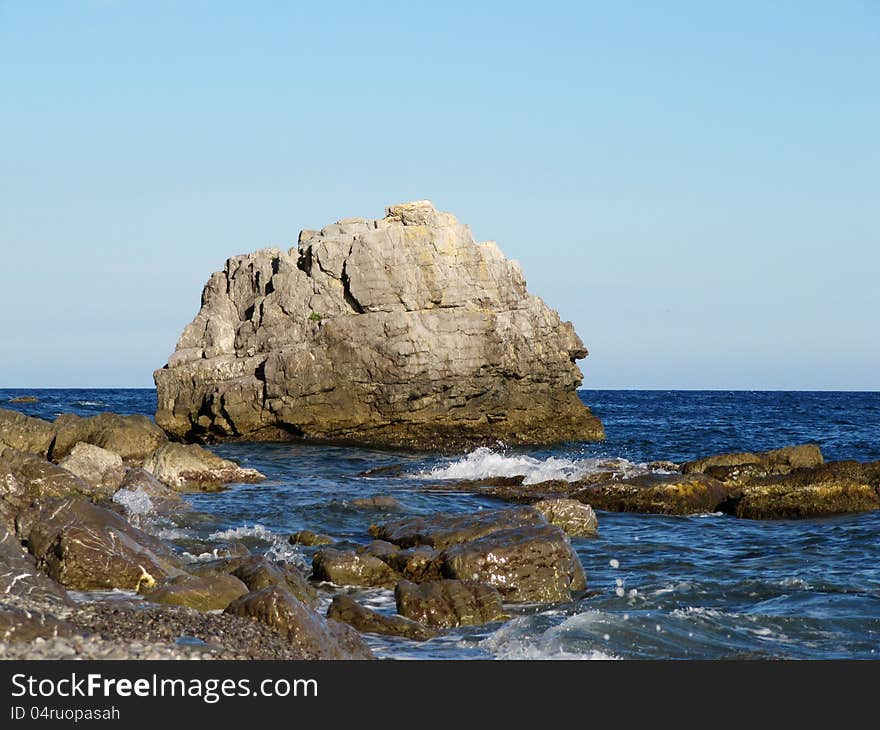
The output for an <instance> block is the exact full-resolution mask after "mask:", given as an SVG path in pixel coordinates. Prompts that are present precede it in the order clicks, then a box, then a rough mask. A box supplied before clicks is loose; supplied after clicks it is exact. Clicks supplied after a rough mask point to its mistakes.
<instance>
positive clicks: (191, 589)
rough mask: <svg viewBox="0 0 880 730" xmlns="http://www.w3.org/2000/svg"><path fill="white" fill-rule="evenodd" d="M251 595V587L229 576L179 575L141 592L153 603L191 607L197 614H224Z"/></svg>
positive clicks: (142, 589)
mask: <svg viewBox="0 0 880 730" xmlns="http://www.w3.org/2000/svg"><path fill="white" fill-rule="evenodd" d="M247 592H248V587H247V586H246V585H245V584H244V583H242V582H241V581H240V580H239V579H238V578H236V577H234V576H232V575H227V574H221V575H212V576H194V575H176V576H174V577H173V578H168V579H167V580H164V581H163V582H162V583H160V584H159V585H156V586H154V587H152V588H148V589H144V588H141V593H143V594H144V596H145V598H146V599H147V600H148V601H150V602H151V603H168V604H171V605H173V606H188V607H189V608H194V609H196V610H197V611H222V610H223V609H224V608H226V607H227V606H228V605H229V604H230V603H232V602H233V601H234V600H235V599H236V598H238V597H240V596H243V595H245V594H246V593H247Z"/></svg>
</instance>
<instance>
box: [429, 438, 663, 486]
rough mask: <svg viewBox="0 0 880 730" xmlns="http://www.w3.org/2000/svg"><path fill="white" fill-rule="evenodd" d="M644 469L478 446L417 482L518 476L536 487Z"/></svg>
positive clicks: (623, 461) (621, 462) (611, 460)
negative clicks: (542, 483)
mask: <svg viewBox="0 0 880 730" xmlns="http://www.w3.org/2000/svg"><path fill="white" fill-rule="evenodd" d="M647 471H648V468H647V467H646V466H645V465H644V464H635V463H633V462H631V461H627V460H626V459H616V458H599V459H587V458H585V459H566V458H562V457H557V456H548V457H547V458H546V459H538V458H535V457H532V456H527V455H525V454H516V455H508V454H504V453H500V452H498V451H493V450H492V449H490V448H487V447H485V446H481V447H480V448H478V449H475V450H474V451H472V452H470V453H469V454H468V455H467V456H464V457H462V458H460V459H458V460H456V461H453V462H452V463H448V464H444V465H442V466H437V467H435V468H433V469H431V470H427V471H422V472H420V473H419V474H417V475H416V476H417V478H419V479H444V480H446V479H448V480H470V479H489V478H491V477H516V476H522V477H525V478H524V479H523V484H537V483H539V482H546V481H549V480H551V479H563V480H565V481H569V482H573V481H576V480H577V479H581V478H582V477H585V476H588V475H590V474H595V473H597V472H612V473H613V474H615V475H617V476H618V477H619V478H628V477H633V476H636V475H638V474H644V473H646V472H647Z"/></svg>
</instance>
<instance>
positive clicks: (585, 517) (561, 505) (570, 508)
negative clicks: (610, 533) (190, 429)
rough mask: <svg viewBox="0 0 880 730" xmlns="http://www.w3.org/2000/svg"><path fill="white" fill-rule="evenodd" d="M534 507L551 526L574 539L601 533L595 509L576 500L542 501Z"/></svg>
mask: <svg viewBox="0 0 880 730" xmlns="http://www.w3.org/2000/svg"><path fill="white" fill-rule="evenodd" d="M532 507H534V508H535V509H536V510H538V512H540V513H541V514H542V515H544V519H546V520H547V522H549V523H550V524H551V525H556V526H557V527H560V528H562V530H563V531H564V532H565V533H566V534H567V535H571V536H572V537H594V536H595V535H596V533H597V532H598V531H599V520H598V518H597V517H596V513H595V512H594V511H593V508H592V507H591V506H590V505H588V504H584V503H583V502H578V501H577V500H576V499H542V500H541V501H540V502H535V503H534V504H533V505H532Z"/></svg>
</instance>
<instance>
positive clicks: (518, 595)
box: [440, 524, 587, 603]
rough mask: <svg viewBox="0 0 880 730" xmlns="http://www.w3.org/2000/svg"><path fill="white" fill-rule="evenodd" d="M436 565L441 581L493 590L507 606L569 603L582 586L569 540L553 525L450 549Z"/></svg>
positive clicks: (517, 530)
mask: <svg viewBox="0 0 880 730" xmlns="http://www.w3.org/2000/svg"><path fill="white" fill-rule="evenodd" d="M440 562H441V570H442V573H443V575H444V577H446V578H456V579H460V580H475V581H480V582H483V583H487V584H489V585H492V586H494V587H495V588H497V589H498V591H499V592H500V593H501V595H502V596H503V597H504V600H505V601H506V602H508V603H555V602H559V601H570V600H571V599H572V593H576V592H579V591H583V590H584V589H585V588H586V587H587V581H586V576H585V575H584V569H583V567H582V566H581V562H580V560H579V559H578V557H577V554H576V553H575V552H574V550H573V549H572V547H571V544H570V543H569V541H568V538H567V537H566V535H565V533H564V532H562V530H560V529H559V528H558V527H554V526H552V525H546V524H544V525H538V526H528V527H518V528H514V529H510V530H500V531H498V532H493V533H490V534H489V535H486V536H485V537H481V538H479V539H478V540H472V541H469V542H465V543H460V544H457V545H452V546H450V547H448V548H446V549H445V550H444V551H443V553H442V555H441V556H440Z"/></svg>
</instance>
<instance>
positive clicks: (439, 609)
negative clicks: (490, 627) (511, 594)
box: [394, 580, 508, 628]
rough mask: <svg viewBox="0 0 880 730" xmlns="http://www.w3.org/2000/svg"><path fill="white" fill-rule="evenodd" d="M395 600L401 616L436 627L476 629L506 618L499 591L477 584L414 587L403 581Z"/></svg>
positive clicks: (444, 582) (456, 582) (443, 582)
mask: <svg viewBox="0 0 880 730" xmlns="http://www.w3.org/2000/svg"><path fill="white" fill-rule="evenodd" d="M394 598H395V600H396V601H397V612H398V613H399V614H400V615H401V616H404V617H406V618H409V619H412V620H413V621H416V622H418V623H420V624H425V625H427V626H432V627H435V628H454V627H456V626H479V625H481V624H488V623H493V622H495V621H503V620H505V619H507V618H508V616H507V615H506V614H505V613H504V609H503V608H502V606H501V594H500V593H499V592H498V590H497V589H496V588H493V587H492V586H490V585H486V584H485V583H478V582H476V581H469V580H439V581H428V582H426V583H420V584H416V583H413V582H411V581H408V580H402V581H400V582H399V583H398V584H397V587H396V588H395V589H394Z"/></svg>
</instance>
